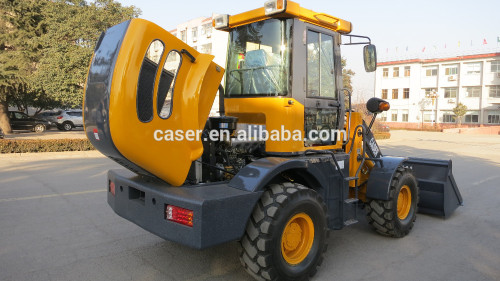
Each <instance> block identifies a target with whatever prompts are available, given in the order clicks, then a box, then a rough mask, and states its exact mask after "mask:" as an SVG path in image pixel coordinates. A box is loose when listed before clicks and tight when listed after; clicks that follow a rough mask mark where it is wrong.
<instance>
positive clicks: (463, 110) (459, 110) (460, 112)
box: [453, 103, 467, 126]
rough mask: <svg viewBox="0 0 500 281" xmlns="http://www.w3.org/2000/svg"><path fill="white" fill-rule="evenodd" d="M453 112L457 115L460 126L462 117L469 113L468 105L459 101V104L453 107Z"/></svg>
mask: <svg viewBox="0 0 500 281" xmlns="http://www.w3.org/2000/svg"><path fill="white" fill-rule="evenodd" d="M453 113H454V114H455V115H456V116H457V124H458V126H460V125H461V124H462V117H463V116H464V115H465V114H467V106H465V105H464V104H462V103H458V104H457V106H455V108H453Z"/></svg>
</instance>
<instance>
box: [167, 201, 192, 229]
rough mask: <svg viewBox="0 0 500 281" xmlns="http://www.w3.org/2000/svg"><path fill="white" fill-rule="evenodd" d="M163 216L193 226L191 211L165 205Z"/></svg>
mask: <svg viewBox="0 0 500 281" xmlns="http://www.w3.org/2000/svg"><path fill="white" fill-rule="evenodd" d="M165 218H166V219H167V220H169V221H173V222H177V223H180V224H183V225H187V226H191V227H192V226H193V211H191V210H188V209H184V208H181V207H177V206H174V205H166V206H165Z"/></svg>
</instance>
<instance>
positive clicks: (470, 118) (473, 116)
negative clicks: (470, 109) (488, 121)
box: [465, 113, 479, 123]
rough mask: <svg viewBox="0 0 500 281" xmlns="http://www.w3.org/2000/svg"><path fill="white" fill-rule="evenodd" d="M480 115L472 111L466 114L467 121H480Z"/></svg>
mask: <svg viewBox="0 0 500 281" xmlns="http://www.w3.org/2000/svg"><path fill="white" fill-rule="evenodd" d="M478 122H479V115H478V114H477V113H471V114H467V115H465V123H478Z"/></svg>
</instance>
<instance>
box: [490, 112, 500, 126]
mask: <svg viewBox="0 0 500 281" xmlns="http://www.w3.org/2000/svg"><path fill="white" fill-rule="evenodd" d="M488 124H500V112H495V113H489V114H488Z"/></svg>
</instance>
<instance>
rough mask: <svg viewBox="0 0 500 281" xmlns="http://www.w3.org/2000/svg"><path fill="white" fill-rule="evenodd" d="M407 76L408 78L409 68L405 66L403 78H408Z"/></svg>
mask: <svg viewBox="0 0 500 281" xmlns="http://www.w3.org/2000/svg"><path fill="white" fill-rule="evenodd" d="M409 76H410V67H409V66H405V77H409Z"/></svg>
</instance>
